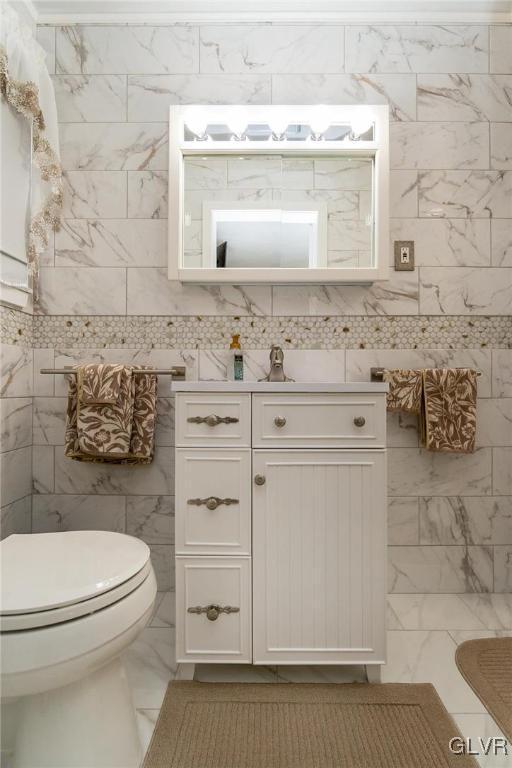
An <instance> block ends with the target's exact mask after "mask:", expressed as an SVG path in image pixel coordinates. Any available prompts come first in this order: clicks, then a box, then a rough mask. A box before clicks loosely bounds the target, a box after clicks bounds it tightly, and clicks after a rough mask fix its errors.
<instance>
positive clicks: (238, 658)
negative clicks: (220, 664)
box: [176, 557, 252, 663]
mask: <svg viewBox="0 0 512 768" xmlns="http://www.w3.org/2000/svg"><path fill="white" fill-rule="evenodd" d="M176 601H177V603H176V661H178V662H187V661H198V662H201V661H203V662H206V661H224V662H233V663H240V662H250V661H251V657H252V642H251V561H250V558H241V557H240V558H235V557H231V558H221V557H215V558H210V557H177V558H176ZM208 606H217V607H219V608H226V607H228V606H229V607H231V608H232V609H233V608H234V609H236V610H234V611H232V612H229V613H228V612H224V611H221V612H217V611H216V609H215V608H211V610H210V613H207V612H206V609H207V607H208ZM189 609H192V611H190V610H189ZM203 609H205V610H203Z"/></svg>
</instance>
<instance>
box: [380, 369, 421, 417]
mask: <svg viewBox="0 0 512 768" xmlns="http://www.w3.org/2000/svg"><path fill="white" fill-rule="evenodd" d="M382 378H383V380H384V381H387V382H389V390H388V393H387V409H388V411H392V412H394V411H401V412H403V413H419V412H420V411H421V399H422V387H423V382H422V378H421V371H415V370H412V369H409V368H393V369H391V370H388V371H384V373H383V376H382Z"/></svg>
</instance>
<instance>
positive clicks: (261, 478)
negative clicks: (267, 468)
mask: <svg viewBox="0 0 512 768" xmlns="http://www.w3.org/2000/svg"><path fill="white" fill-rule="evenodd" d="M254 482H255V483H256V485H265V475H255V476H254Z"/></svg>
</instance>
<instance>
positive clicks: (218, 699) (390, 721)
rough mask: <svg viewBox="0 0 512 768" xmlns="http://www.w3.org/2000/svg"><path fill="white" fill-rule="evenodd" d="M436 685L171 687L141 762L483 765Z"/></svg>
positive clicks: (174, 765) (347, 767)
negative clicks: (467, 747)
mask: <svg viewBox="0 0 512 768" xmlns="http://www.w3.org/2000/svg"><path fill="white" fill-rule="evenodd" d="M454 736H459V732H458V730H457V728H456V726H455V725H454V723H453V721H452V719H451V718H450V716H449V714H448V712H447V711H446V709H445V708H444V706H443V704H442V702H441V700H440V698H439V696H438V695H437V693H436V690H435V688H434V687H433V686H432V685H430V684H421V685H408V684H385V685H366V684H347V685H333V684H321V685H316V684H310V683H305V684H304V683H303V684H293V683H282V684H281V683H270V684H268V683H256V684H238V683H195V682H190V683H188V682H187V683H186V682H175V683H170V684H169V687H168V689H167V693H166V695H165V699H164V703H163V705H162V709H161V712H160V717H159V719H158V722H157V725H156V728H155V732H154V735H153V739H152V741H151V744H150V747H149V751H148V753H147V756H146V759H145V761H144V768H452V767H453V768H476V763H475V762H474V760H473V758H472V757H470V756H468V755H456V754H453V753H452V752H450V749H449V742H450V739H452V738H453V737H454Z"/></svg>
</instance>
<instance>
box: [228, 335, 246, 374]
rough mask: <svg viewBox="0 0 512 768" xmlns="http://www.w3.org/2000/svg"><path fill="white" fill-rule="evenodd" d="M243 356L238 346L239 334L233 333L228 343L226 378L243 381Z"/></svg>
mask: <svg viewBox="0 0 512 768" xmlns="http://www.w3.org/2000/svg"><path fill="white" fill-rule="evenodd" d="M243 379H244V356H243V354H242V348H241V347H240V334H238V333H235V334H233V337H232V339H231V344H230V345H229V361H228V380H229V381H243Z"/></svg>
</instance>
